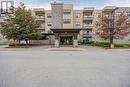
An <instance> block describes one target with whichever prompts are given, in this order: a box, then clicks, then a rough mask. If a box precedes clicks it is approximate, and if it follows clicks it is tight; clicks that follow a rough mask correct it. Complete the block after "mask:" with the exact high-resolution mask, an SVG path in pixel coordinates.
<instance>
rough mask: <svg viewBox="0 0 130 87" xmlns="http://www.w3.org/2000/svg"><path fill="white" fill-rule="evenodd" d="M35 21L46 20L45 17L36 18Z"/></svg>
mask: <svg viewBox="0 0 130 87" xmlns="http://www.w3.org/2000/svg"><path fill="white" fill-rule="evenodd" d="M35 19H36V20H45V17H44V16H36V17H35Z"/></svg>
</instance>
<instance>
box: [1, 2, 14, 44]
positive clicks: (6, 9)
mask: <svg viewBox="0 0 130 87" xmlns="http://www.w3.org/2000/svg"><path fill="white" fill-rule="evenodd" d="M13 7H14V1H13V0H0V23H1V22H4V20H5V19H7V14H13ZM0 28H1V26H0ZM4 41H5V38H4V37H3V36H2V35H1V34H0V43H2V42H4Z"/></svg>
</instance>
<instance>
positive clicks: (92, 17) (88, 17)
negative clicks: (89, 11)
mask: <svg viewBox="0 0 130 87" xmlns="http://www.w3.org/2000/svg"><path fill="white" fill-rule="evenodd" d="M93 19H94V16H92V15H91V16H84V20H93Z"/></svg>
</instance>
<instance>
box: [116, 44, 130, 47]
mask: <svg viewBox="0 0 130 87" xmlns="http://www.w3.org/2000/svg"><path fill="white" fill-rule="evenodd" d="M115 47H130V44H115Z"/></svg>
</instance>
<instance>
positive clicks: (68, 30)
mask: <svg viewBox="0 0 130 87" xmlns="http://www.w3.org/2000/svg"><path fill="white" fill-rule="evenodd" d="M51 30H52V31H53V33H79V32H80V31H81V29H80V28H76V29H75V28H70V29H68V28H67V29H64V28H61V29H57V28H51Z"/></svg>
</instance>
